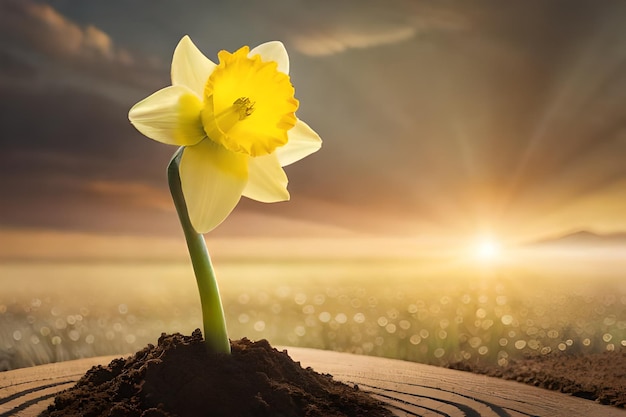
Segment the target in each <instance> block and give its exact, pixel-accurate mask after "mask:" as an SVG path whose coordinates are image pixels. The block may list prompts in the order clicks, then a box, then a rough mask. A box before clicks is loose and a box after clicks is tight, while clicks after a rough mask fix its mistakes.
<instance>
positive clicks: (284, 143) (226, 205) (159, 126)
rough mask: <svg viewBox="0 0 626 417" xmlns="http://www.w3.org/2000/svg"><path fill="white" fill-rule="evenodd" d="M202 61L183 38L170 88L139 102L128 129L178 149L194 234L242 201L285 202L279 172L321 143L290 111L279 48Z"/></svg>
mask: <svg viewBox="0 0 626 417" xmlns="http://www.w3.org/2000/svg"><path fill="white" fill-rule="evenodd" d="M218 58H219V63H218V64H215V63H213V62H212V61H211V60H209V59H208V58H207V57H205V56H204V55H203V54H202V52H200V50H198V48H197V47H196V46H195V45H194V44H193V42H192V41H191V39H190V38H189V37H188V36H185V37H183V38H182V39H181V41H180V42H179V44H178V46H177V47H176V50H175V51H174V57H173V60H172V73H171V75H172V85H171V86H169V87H166V88H163V89H162V90H159V91H157V92H156V93H154V94H152V95H151V96H149V97H147V98H146V99H144V100H142V101H140V102H139V103H137V104H136V105H135V106H133V108H132V109H131V110H130V112H129V119H130V121H131V123H132V124H133V125H134V126H135V127H136V128H137V129H138V130H139V131H140V132H141V133H143V134H144V135H146V136H148V137H149V138H151V139H154V140H156V141H159V142H163V143H166V144H170V145H177V146H183V147H184V151H183V153H182V157H181V160H180V180H181V185H182V192H183V195H184V198H185V201H186V205H187V209H188V212H189V217H190V219H191V224H192V225H193V227H194V229H195V230H196V231H197V232H198V233H206V232H208V231H210V230H212V229H214V228H215V227H217V226H218V225H219V224H220V223H221V222H222V221H223V220H224V219H225V218H226V217H227V216H228V215H229V214H230V212H231V211H232V210H233V209H234V207H235V206H236V205H237V203H238V202H239V199H240V198H241V196H242V195H244V196H246V197H248V198H251V199H253V200H257V201H261V202H268V203H269V202H278V201H285V200H288V199H289V192H288V191H287V176H286V174H285V172H284V171H283V169H282V167H283V166H286V165H289V164H291V163H293V162H296V161H298V160H300V159H302V158H304V157H305V156H307V155H309V154H311V153H313V152H315V151H317V150H318V149H319V148H320V146H321V139H320V137H319V136H318V135H317V133H315V132H314V131H313V130H312V129H311V128H310V127H309V126H308V125H307V124H306V123H304V122H303V121H301V120H299V119H298V118H297V117H296V115H295V112H296V110H297V109H298V100H296V99H295V98H294V88H293V86H292V85H291V82H290V78H289V75H288V74H289V57H288V55H287V51H286V50H285V47H284V46H283V44H282V43H281V42H277V41H274V42H267V43H264V44H262V45H259V46H257V47H256V48H253V49H252V50H250V49H249V48H248V47H247V46H244V47H242V48H240V49H239V50H237V51H236V52H234V53H230V52H227V51H220V52H219V53H218Z"/></svg>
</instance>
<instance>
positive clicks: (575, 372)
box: [448, 349, 626, 408]
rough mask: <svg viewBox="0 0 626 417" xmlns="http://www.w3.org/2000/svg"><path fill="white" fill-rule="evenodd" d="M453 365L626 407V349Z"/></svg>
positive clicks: (452, 365) (456, 367)
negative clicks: (504, 362) (497, 363)
mask: <svg viewBox="0 0 626 417" xmlns="http://www.w3.org/2000/svg"><path fill="white" fill-rule="evenodd" d="M448 367H449V368H453V369H459V370H462V371H470V372H474V373H479V374H484V375H489V376H495V377H499V378H504V379H511V380H514V381H518V382H523V383H526V384H530V385H534V386H537V387H542V388H547V389H551V390H556V391H561V392H564V393H568V394H572V395H574V396H576V397H582V398H586V399H589V400H594V401H596V402H599V403H601V404H608V405H613V406H616V407H620V408H624V407H626V349H621V350H620V351H614V352H602V353H586V354H567V353H553V354H550V355H541V356H532V357H528V358H524V359H517V360H511V361H510V362H509V364H508V365H507V366H504V367H498V366H486V365H481V364H476V363H470V362H458V363H454V364H451V365H449V366H448Z"/></svg>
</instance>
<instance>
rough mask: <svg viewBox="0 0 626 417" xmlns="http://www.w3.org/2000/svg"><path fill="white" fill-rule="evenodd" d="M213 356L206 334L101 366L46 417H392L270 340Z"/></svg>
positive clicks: (164, 338)
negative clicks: (301, 363) (304, 367)
mask: <svg viewBox="0 0 626 417" xmlns="http://www.w3.org/2000/svg"><path fill="white" fill-rule="evenodd" d="M231 347H232V354H231V355H225V354H211V353H208V352H207V351H206V348H205V345H204V343H203V340H202V335H201V333H200V330H196V331H195V332H193V334H192V335H191V336H183V335H181V334H174V335H165V334H163V335H161V337H160V338H159V341H158V345H157V346H153V345H148V346H147V347H146V348H144V349H143V350H142V351H140V352H137V353H136V354H135V355H134V356H131V357H128V358H126V359H115V360H114V361H112V362H111V363H110V364H109V365H108V366H96V367H93V368H92V369H90V370H89V371H87V373H86V374H85V375H84V376H83V377H82V378H81V379H80V381H78V383H77V384H76V385H75V386H74V387H73V388H71V389H69V390H67V391H64V392H62V393H60V394H58V395H57V397H56V398H55V399H54V403H53V404H52V405H51V406H50V407H49V408H48V410H47V411H45V412H44V413H43V414H42V415H44V416H93V417H95V416H112V417H116V416H120V417H121V416H130V417H132V416H137V417H140V416H141V417H161V416H179V417H186V416H194V417H196V416H215V417H220V416H228V417H231V416H241V417H247V416H250V417H265V416H273V417H291V416H294V417H295V416H302V417H316V416H320V417H321V416H324V417H327V416H328V417H333V416H334V417H339V416H345V417H347V416H354V417H356V416H359V417H360V416H371V417H383V416H384V417H387V416H391V415H392V414H391V412H389V411H388V410H386V409H384V408H383V406H382V405H381V403H380V402H378V401H376V400H374V399H373V398H372V397H370V396H369V395H367V394H366V393H364V392H361V391H359V390H358V388H357V387H350V386H348V385H345V384H343V383H340V382H337V381H334V380H333V378H332V376H331V375H321V374H318V373H317V372H315V371H313V370H312V369H311V368H307V369H303V368H302V367H301V366H300V363H299V362H294V361H293V360H292V359H291V358H290V357H289V356H288V354H287V352H286V351H283V352H279V351H278V350H276V349H274V348H272V347H271V346H270V345H269V343H268V342H267V341H265V340H261V341H258V342H251V341H249V340H247V339H242V340H239V341H234V342H231Z"/></svg>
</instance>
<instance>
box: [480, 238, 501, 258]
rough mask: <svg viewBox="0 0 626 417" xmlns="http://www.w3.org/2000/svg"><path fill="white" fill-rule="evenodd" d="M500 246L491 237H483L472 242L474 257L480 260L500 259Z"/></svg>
mask: <svg viewBox="0 0 626 417" xmlns="http://www.w3.org/2000/svg"><path fill="white" fill-rule="evenodd" d="M501 253H502V251H501V246H500V244H499V243H498V242H497V241H496V240H494V239H493V238H487V237H483V238H480V239H478V240H476V242H475V243H474V247H473V255H474V258H475V259H476V260H478V261H481V262H495V261H498V260H499V259H500V256H501Z"/></svg>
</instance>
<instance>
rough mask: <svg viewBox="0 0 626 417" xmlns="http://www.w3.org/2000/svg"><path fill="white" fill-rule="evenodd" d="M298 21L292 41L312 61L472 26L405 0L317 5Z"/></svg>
mask: <svg viewBox="0 0 626 417" xmlns="http://www.w3.org/2000/svg"><path fill="white" fill-rule="evenodd" d="M294 14H295V13H294ZM296 21H298V24H297V25H293V26H292V29H293V31H292V32H291V33H290V34H289V35H288V38H289V40H290V43H291V45H292V46H293V47H294V48H295V49H297V50H298V51H299V52H301V53H303V54H305V55H310V56H323V55H332V54H336V53H340V52H344V51H346V50H349V49H355V48H356V49H364V48H371V47H375V46H380V45H388V44H395V43H399V42H402V41H406V40H408V39H411V38H413V37H415V36H419V35H427V34H432V33H437V32H450V31H459V30H465V29H467V28H468V26H469V22H468V20H467V19H466V17H464V16H463V15H462V14H460V13H457V12H454V10H453V9H450V8H449V7H441V6H439V7H437V6H436V5H434V4H433V3H432V2H429V1H405V0H394V1H389V2H385V3H384V4H382V3H381V2H375V1H358V2H355V1H345V0H344V1H338V2H337V1H332V2H331V1H320V2H314V3H312V4H309V5H307V7H304V8H303V10H301V11H299V13H298V15H297V17H296Z"/></svg>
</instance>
